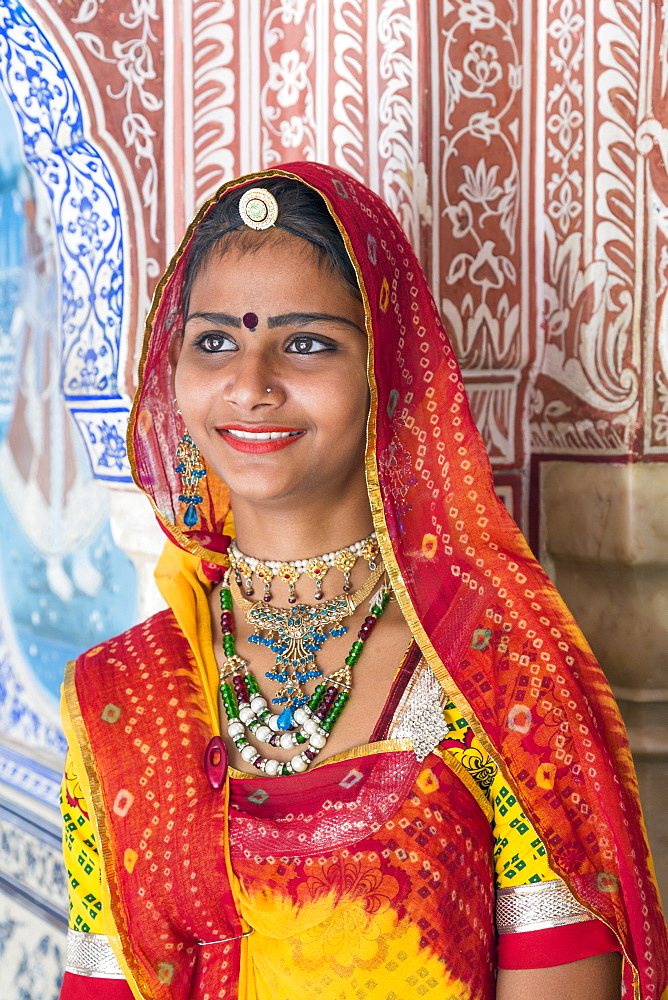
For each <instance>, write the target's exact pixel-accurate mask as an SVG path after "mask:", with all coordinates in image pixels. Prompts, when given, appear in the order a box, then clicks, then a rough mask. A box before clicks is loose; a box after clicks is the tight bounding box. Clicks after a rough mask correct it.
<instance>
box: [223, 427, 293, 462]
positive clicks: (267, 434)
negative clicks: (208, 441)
mask: <svg viewBox="0 0 668 1000" xmlns="http://www.w3.org/2000/svg"><path fill="white" fill-rule="evenodd" d="M216 430H217V431H218V433H219V434H220V436H221V437H222V438H223V440H224V441H225V442H226V444H228V445H229V446H230V448H234V450H235V451H243V452H246V453H247V454H252V455H263V454H265V453H267V452H270V451H281V450H282V449H283V448H287V447H288V445H290V444H294V442H295V441H299V440H300V438H302V437H303V436H304V434H305V433H306V431H304V430H300V429H299V428H298V427H276V426H274V425H269V424H253V425H248V424H246V425H243V424H228V425H226V426H224V427H217V428H216Z"/></svg>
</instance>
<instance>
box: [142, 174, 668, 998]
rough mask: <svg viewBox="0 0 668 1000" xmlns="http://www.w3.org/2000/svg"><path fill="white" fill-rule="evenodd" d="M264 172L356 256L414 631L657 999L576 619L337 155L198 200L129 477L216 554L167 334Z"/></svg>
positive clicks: (387, 498) (426, 319)
mask: <svg viewBox="0 0 668 1000" xmlns="http://www.w3.org/2000/svg"><path fill="white" fill-rule="evenodd" d="M273 176H285V177H291V178H294V179H297V180H301V181H303V182H304V183H306V184H308V185H309V186H311V187H312V188H314V189H315V190H316V191H318V192H319V193H320V195H321V196H322V197H323V199H324V201H325V203H326V205H327V207H328V209H329V211H330V212H331V214H332V216H333V218H334V220H335V222H336V224H337V226H338V227H339V230H340V232H341V235H342V237H343V239H344V241H345V244H346V247H347V249H348V252H349V254H350V257H351V259H352V261H353V264H354V266H355V269H356V271H357V276H358V280H359V285H360V288H361V290H362V295H363V299H364V304H365V310H366V327H367V333H368V337H369V360H368V377H369V385H370V391H371V408H370V415H369V423H368V444H367V453H366V474H367V483H368V491H369V500H370V503H371V509H372V512H373V519H374V523H375V527H376V532H377V534H378V538H379V540H380V545H381V548H382V553H383V558H384V560H385V565H386V567H387V569H388V572H389V574H390V578H391V580H392V584H393V587H394V590H395V592H396V595H397V598H398V601H399V604H400V606H401V609H402V611H403V613H404V615H405V617H406V620H407V621H408V623H409V625H410V628H411V630H412V632H413V635H414V636H415V638H416V640H417V642H418V643H419V645H420V647H421V649H422V651H423V653H424V655H425V657H426V658H427V660H428V662H429V663H430V665H431V667H432V669H433V671H434V673H435V674H436V676H437V677H438V679H439V680H440V682H441V683H442V685H443V687H444V689H445V690H446V692H447V694H448V695H449V696H450V697H451V698H452V699H453V701H454V702H455V704H456V705H457V707H458V708H459V709H460V710H461V711H462V713H463V714H464V715H465V716H466V717H467V718H468V719H469V720H470V721H471V724H472V726H473V728H474V729H475V731H476V733H477V735H478V736H479V738H480V739H481V740H482V741H483V743H484V745H485V746H486V747H487V748H488V750H489V752H490V753H491V754H492V755H493V756H494V758H495V759H496V760H497V761H499V762H500V765H501V766H502V768H503V770H504V772H505V775H506V778H507V780H508V782H510V787H512V788H513V789H514V790H515V791H516V794H517V795H518V797H519V799H520V801H521V803H522V806H523V809H524V811H525V812H526V813H527V815H528V816H529V817H530V819H531V820H532V822H533V823H534V825H535V827H536V828H537V830H538V832H539V833H540V836H541V838H542V840H543V843H544V844H545V845H546V847H547V850H548V853H549V858H550V864H551V867H552V868H553V870H554V871H555V872H557V873H558V874H559V875H561V876H562V877H563V878H564V879H565V881H566V882H567V883H568V885H569V886H570V887H571V889H572V890H573V892H574V893H575V894H576V896H577V897H578V898H579V899H580V900H581V901H582V902H583V903H584V904H585V905H586V906H588V907H589V908H590V909H591V910H592V911H593V912H594V913H595V914H596V915H597V916H598V917H599V918H600V919H602V920H603V921H605V923H607V924H608V925H609V926H610V927H611V928H612V929H613V930H614V931H615V933H616V934H617V935H618V937H619V940H620V941H621V943H622V947H623V950H624V953H625V956H626V959H627V963H626V966H625V968H626V981H627V984H628V986H631V982H633V990H632V992H631V995H633V993H635V995H636V996H638V997H640V996H642V997H643V998H648V1000H649V998H659V997H660V996H661V995H662V993H663V991H664V990H665V989H666V983H667V982H668V944H667V942H666V928H665V924H664V921H663V918H662V915H661V910H660V904H659V899H658V892H657V888H656V884H655V881H654V879H653V876H652V867H651V859H650V856H649V851H648V847H647V842H646V838H645V834H644V828H643V823H642V817H641V813H640V807H639V801H638V789H637V782H636V777H635V773H634V770H633V765H632V761H631V756H630V753H629V748H628V744H627V741H626V736H625V733H624V728H623V724H622V722H621V719H620V716H619V713H618V711H617V708H616V706H615V703H614V700H613V698H612V695H611V693H610V689H609V687H608V685H607V682H606V681H605V678H604V676H603V674H602V672H601V670H600V668H599V667H598V665H597V664H596V662H595V660H594V658H593V656H592V653H591V651H590V649H589V647H588V646H587V643H586V641H585V640H584V638H583V636H582V634H581V632H580V631H579V629H578V628H577V626H576V625H575V623H574V622H573V620H572V618H571V616H570V614H569V613H568V611H567V609H566V608H565V606H564V604H563V602H562V601H561V599H560V598H559V596H558V594H557V593H556V591H555V589H554V587H553V585H552V584H551V582H550V581H549V579H548V578H547V576H546V575H545V573H544V572H543V570H542V569H541V567H540V566H539V565H538V563H537V562H536V560H535V559H534V558H533V556H532V554H531V552H530V551H529V549H528V547H527V545H526V542H525V541H524V538H523V537H522V535H521V534H520V532H519V530H518V529H517V527H516V525H515V524H514V522H513V521H512V519H511V518H510V516H509V515H508V513H507V512H506V510H505V508H504V507H503V505H502V504H501V503H500V502H499V500H498V499H497V497H496V495H495V493H494V488H493V484H492V476H491V470H490V465H489V461H488V458H487V454H486V452H485V447H484V445H483V442H482V440H481V438H480V435H479V434H478V432H477V430H476V427H475V425H474V422H473V420H472V418H471V414H470V411H469V407H468V403H467V399H466V394H465V391H464V385H463V382H462V378H461V374H460V371H459V368H458V365H457V361H456V359H455V356H454V354H453V351H452V347H451V345H450V342H449V340H448V337H447V335H446V333H445V330H444V328H443V324H442V321H441V318H440V316H439V313H438V310H437V308H436V305H435V303H434V299H433V297H432V295H431V292H430V290H429V287H428V284H427V280H426V278H425V276H424V274H423V273H422V270H421V268H420V265H419V263H418V261H417V259H416V257H415V255H414V253H413V251H412V249H411V247H410V245H409V243H408V240H407V239H406V236H405V234H404V233H403V232H402V230H401V228H400V226H399V224H398V223H397V220H396V218H395V217H394V215H393V214H392V212H391V211H390V209H389V208H388V207H387V206H386V205H385V204H384V203H383V202H382V201H381V199H380V198H379V197H378V196H377V195H375V194H374V193H373V192H371V191H370V190H368V188H365V187H364V186H363V185H361V184H360V183H358V182H357V181H356V180H354V179H353V178H351V177H350V176H348V175H347V174H345V173H343V172H342V171H340V170H337V169H335V168H333V167H329V166H323V165H319V164H314V163H293V164H286V165H285V166H284V167H282V168H281V169H274V170H268V171H265V172H261V173H256V174H252V175H248V176H246V177H242V178H239V179H237V180H235V181H232V182H230V183H229V184H227V185H224V186H223V187H222V188H221V189H220V190H219V191H218V192H217V194H216V195H215V197H214V198H213V199H212V200H211V201H210V202H208V203H207V204H206V205H204V206H203V207H202V209H201V210H200V212H199V213H198V215H197V217H196V218H195V220H194V222H193V223H192V225H191V227H190V229H189V230H188V232H187V234H186V237H185V239H184V241H183V243H182V245H181V247H180V249H179V250H178V252H177V254H176V255H175V257H174V259H173V260H172V262H171V264H170V266H169V268H168V270H167V272H166V274H165V276H164V277H163V279H162V281H161V283H160V285H159V287H158V289H157V292H156V295H155V299H154V304H153V308H152V311H151V314H150V316H149V321H148V324H147V334H146V342H145V346H144V354H143V358H142V364H141V369H140V386H139V390H138V393H137V397H136V400H135V406H134V409H133V414H132V419H131V426H130V433H129V446H130V455H131V461H132V462H133V468H134V473H135V479H136V481H137V483H138V485H139V486H140V487H141V488H142V489H143V490H144V491H145V492H146V493H147V495H148V496H149V498H150V499H151V502H152V503H153V505H154V508H155V511H156V514H157V516H158V519H159V521H160V523H161V525H162V527H163V529H164V530H165V531H166V532H167V534H168V535H169V536H170V537H171V538H172V539H173V540H174V541H176V542H177V543H178V544H179V545H181V546H182V547H183V548H186V549H188V550H189V551H191V552H194V553H196V554H199V555H201V556H202V558H203V559H205V560H206V561H208V562H212V563H218V564H224V563H225V561H226V559H225V549H226V543H227V538H226V537H225V525H226V519H227V515H228V512H229V500H228V496H227V491H226V488H225V486H224V484H223V483H221V482H220V481H219V480H216V478H215V476H214V475H213V474H211V473H210V474H209V475H208V476H207V477H206V479H204V480H201V483H202V485H203V487H204V488H203V491H202V495H203V498H204V499H203V503H202V505H201V511H202V524H203V526H204V527H203V529H200V530H199V531H189V530H188V529H187V528H185V526H184V524H183V521H182V509H183V505H182V504H181V503H179V501H178V494H179V493H180V492H181V487H180V481H179V477H178V475H177V473H176V472H175V470H174V466H175V465H176V459H175V455H176V445H177V442H178V440H179V438H180V437H181V435H182V434H183V431H184V428H183V424H182V422H181V419H180V417H179V416H178V414H177V413H176V411H175V408H174V405H173V402H172V394H171V389H170V371H169V362H168V346H169V341H170V338H171V335H172V331H173V329H175V328H178V327H179V326H180V325H181V319H182V318H181V315H180V299H181V291H182V287H183V280H184V271H185V266H186V262H187V258H188V253H189V247H190V243H191V240H192V237H193V233H194V230H195V228H196V227H197V225H198V223H199V222H200V221H201V220H202V218H203V217H204V215H205V214H206V212H207V211H208V210H209V209H210V207H211V205H212V204H214V203H215V202H216V201H217V200H218V199H220V198H222V197H224V196H225V193H226V192H227V191H229V190H231V189H232V188H235V187H238V186H239V185H241V184H245V183H247V182H249V181H255V182H259V183H261V182H262V179H263V178H267V177H273ZM279 207H280V206H279ZM204 483H206V486H204Z"/></svg>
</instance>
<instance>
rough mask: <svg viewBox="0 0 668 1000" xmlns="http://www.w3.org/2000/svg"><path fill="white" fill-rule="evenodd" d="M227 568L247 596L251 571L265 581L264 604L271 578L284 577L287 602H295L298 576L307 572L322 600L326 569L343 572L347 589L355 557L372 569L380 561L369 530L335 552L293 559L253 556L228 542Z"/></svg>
mask: <svg viewBox="0 0 668 1000" xmlns="http://www.w3.org/2000/svg"><path fill="white" fill-rule="evenodd" d="M228 555H229V558H230V569H231V570H232V572H233V573H234V578H235V580H236V582H237V585H238V586H239V587H241V586H243V587H244V590H245V593H246V596H247V597H252V596H253V575H255V576H256V577H258V579H259V580H261V582H262V583H263V585H264V594H263V595H262V600H263V601H264V602H265V604H268V603H269V602H270V601H271V584H272V581H273V580H274V579H278V580H283V581H284V582H285V583H287V585H288V603H289V604H296V603H297V596H296V594H295V584H296V583H297V580H299V578H300V576H303V575H306V576H308V577H310V579H311V580H314V581H315V599H316V601H320V600H322V581H323V579H324V577H325V576H326V574H327V572H328V570H330V569H338V570H339V571H340V572H341V573H343V592H344V594H347V593H349V591H350V575H351V573H352V571H353V567H354V565H355V563H356V562H357V560H358V559H359V558H360V557H361V558H362V559H365V560H366V562H367V563H368V565H369V569H370V570H371V572H373V571H374V570H375V569H376V567H377V566H378V565H379V563H380V549H379V547H378V540H377V539H376V533H375V532H374V531H372V532H371V534H370V535H367V537H366V538H363V539H362V540H361V541H359V542H354V543H353V544H352V545H347V546H345V547H344V548H342V549H337V550H336V552H326V553H325V554H324V555H321V556H315V557H314V558H312V559H295V560H294V561H292V562H290V561H288V560H286V561H284V562H279V561H277V560H273V559H255V558H254V557H253V556H247V555H245V554H244V553H243V552H242V551H241V550H240V549H239V547H238V545H237V543H236V541H232V542H231V543H230V547H229V550H228Z"/></svg>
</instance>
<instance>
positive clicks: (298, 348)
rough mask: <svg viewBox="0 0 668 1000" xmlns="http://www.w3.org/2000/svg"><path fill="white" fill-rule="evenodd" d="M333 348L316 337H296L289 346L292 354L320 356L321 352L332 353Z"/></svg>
mask: <svg viewBox="0 0 668 1000" xmlns="http://www.w3.org/2000/svg"><path fill="white" fill-rule="evenodd" d="M331 350H332V347H330V345H329V344H325V343H323V342H322V340H316V339H315V337H295V338H294V340H291V341H290V343H289V345H288V351H289V353H290V354H319V353H320V352H321V351H331Z"/></svg>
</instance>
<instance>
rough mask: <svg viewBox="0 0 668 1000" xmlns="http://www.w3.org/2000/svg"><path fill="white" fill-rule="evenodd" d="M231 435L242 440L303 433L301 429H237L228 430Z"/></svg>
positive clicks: (258, 439)
mask: <svg viewBox="0 0 668 1000" xmlns="http://www.w3.org/2000/svg"><path fill="white" fill-rule="evenodd" d="M225 433H226V434H229V435H230V437H235V438H239V440H241V441H276V440H278V439H279V438H288V437H294V436H295V434H301V431H236V430H234V431H233V430H226V431H225Z"/></svg>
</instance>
